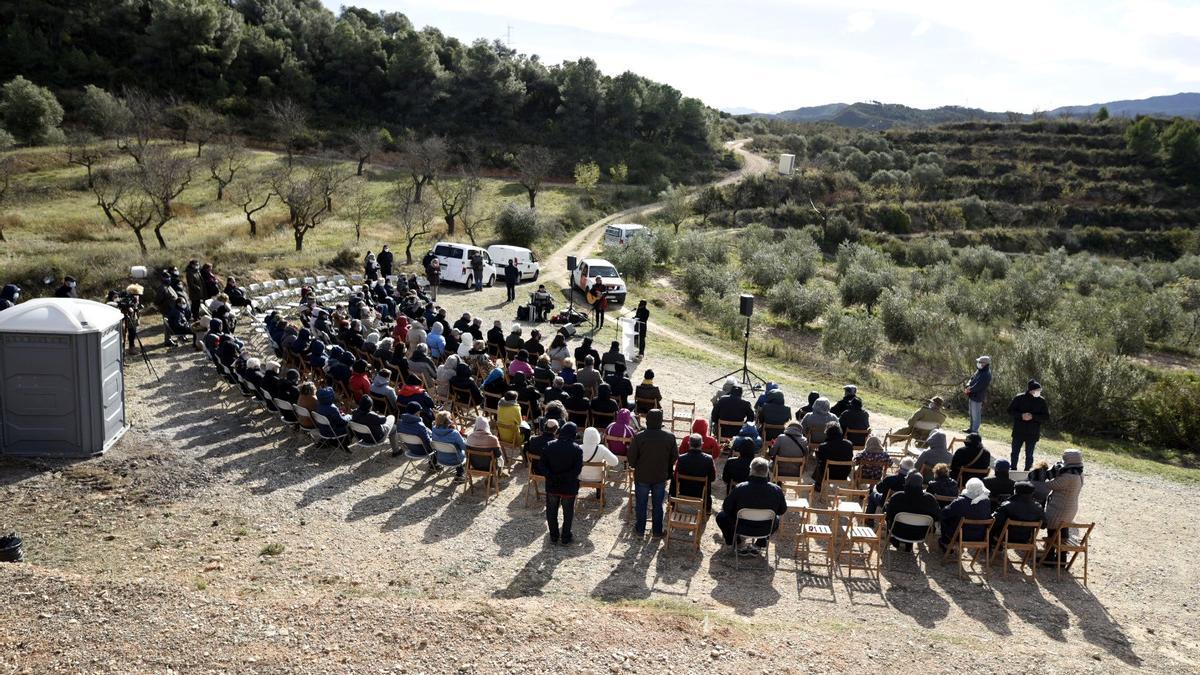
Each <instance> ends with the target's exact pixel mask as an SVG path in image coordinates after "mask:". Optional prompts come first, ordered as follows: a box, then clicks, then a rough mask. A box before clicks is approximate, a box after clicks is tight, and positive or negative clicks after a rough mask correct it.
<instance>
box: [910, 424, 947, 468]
mask: <svg viewBox="0 0 1200 675" xmlns="http://www.w3.org/2000/svg"><path fill="white" fill-rule="evenodd" d="M952 461H954V456H953V455H951V454H950V451H949V450H947V449H946V432H944V431H942V430H941V429H934V430H933V431H931V432H929V436H928V438H926V439H925V450H924V451H922V452H921V454H920V455H918V456H917V472H918V473H920V474H921V475H922V476H924V477H926V478H928V477H929V476H930V474H931V473H932V472H933V467H934V466H936V465H938V464H945V465H946V466H947V468H949V466H950V462H952ZM951 478H953V476H951Z"/></svg>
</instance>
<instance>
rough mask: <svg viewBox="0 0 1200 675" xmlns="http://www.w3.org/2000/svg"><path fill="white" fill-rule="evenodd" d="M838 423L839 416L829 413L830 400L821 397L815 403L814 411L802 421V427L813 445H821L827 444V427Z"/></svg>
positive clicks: (813, 405)
mask: <svg viewBox="0 0 1200 675" xmlns="http://www.w3.org/2000/svg"><path fill="white" fill-rule="evenodd" d="M837 421H838V418H837V415H834V414H833V413H832V412H830V411H829V399H827V398H825V397H824V396H820V397H818V398H817V400H815V401H813V404H812V411H811V412H809V413H807V414H805V415H804V417H802V418H801V419H800V426H801V427H803V428H804V435H805V436H807V437H808V438H809V441H810V442H811V443H817V444H820V443H824V442H825V429H826V427H828V426H829V425H830V423H835V422H837Z"/></svg>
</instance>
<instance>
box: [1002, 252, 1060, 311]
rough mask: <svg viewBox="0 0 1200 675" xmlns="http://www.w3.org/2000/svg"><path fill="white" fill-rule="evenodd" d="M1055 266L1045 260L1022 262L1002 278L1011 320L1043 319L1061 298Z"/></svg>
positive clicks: (1026, 260) (1026, 259) (1023, 259)
mask: <svg viewBox="0 0 1200 675" xmlns="http://www.w3.org/2000/svg"><path fill="white" fill-rule="evenodd" d="M1056 272H1057V266H1055V265H1053V264H1051V263H1050V261H1049V260H1046V259H1041V260H1039V259H1035V258H1022V259H1021V260H1020V261H1018V263H1017V265H1016V266H1014V268H1013V270H1012V271H1011V272H1010V273H1009V274H1008V275H1007V276H1006V277H1005V280H1004V281H1005V284H1006V286H1007V287H1008V298H1009V300H1008V302H1009V306H1010V308H1011V312H1012V318H1013V319H1014V320H1015V321H1017V322H1024V321H1030V320H1032V319H1039V318H1042V317H1044V316H1046V315H1047V314H1048V313H1049V312H1050V311H1051V310H1053V309H1054V305H1055V303H1057V302H1058V300H1059V298H1061V297H1062V295H1063V293H1062V288H1061V287H1060V286H1059V283H1058V279H1057V278H1056V277H1055V274H1056Z"/></svg>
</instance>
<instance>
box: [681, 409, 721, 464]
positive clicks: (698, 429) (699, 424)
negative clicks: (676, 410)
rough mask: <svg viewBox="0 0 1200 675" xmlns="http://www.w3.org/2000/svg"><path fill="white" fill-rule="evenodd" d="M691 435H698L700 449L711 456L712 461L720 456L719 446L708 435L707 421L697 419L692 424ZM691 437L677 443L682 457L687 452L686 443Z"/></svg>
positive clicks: (715, 440)
mask: <svg viewBox="0 0 1200 675" xmlns="http://www.w3.org/2000/svg"><path fill="white" fill-rule="evenodd" d="M692 433H693V434H699V435H700V448H701V449H702V450H704V452H707V453H708V454H710V455H712V458H713V461H714V462H716V461H717V458H718V457H720V456H721V444H720V443H717V439H716V438H713V437H712V436H709V435H708V420H704V419H698V420H695V421H693V422H692ZM690 438H691V436H687V437H685V438H684V439H683V440H682V441H679V454H680V455H682V454H684V453H685V452H687V451H688V443H689V440H690Z"/></svg>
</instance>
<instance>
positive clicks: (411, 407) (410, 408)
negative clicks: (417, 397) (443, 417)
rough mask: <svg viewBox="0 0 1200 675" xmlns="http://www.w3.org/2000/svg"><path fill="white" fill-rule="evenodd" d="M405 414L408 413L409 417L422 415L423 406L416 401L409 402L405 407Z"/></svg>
mask: <svg viewBox="0 0 1200 675" xmlns="http://www.w3.org/2000/svg"><path fill="white" fill-rule="evenodd" d="M404 412H406V413H408V414H409V415H420V414H421V404H420V403H417V402H416V401H409V402H408V405H406V406H404Z"/></svg>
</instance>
